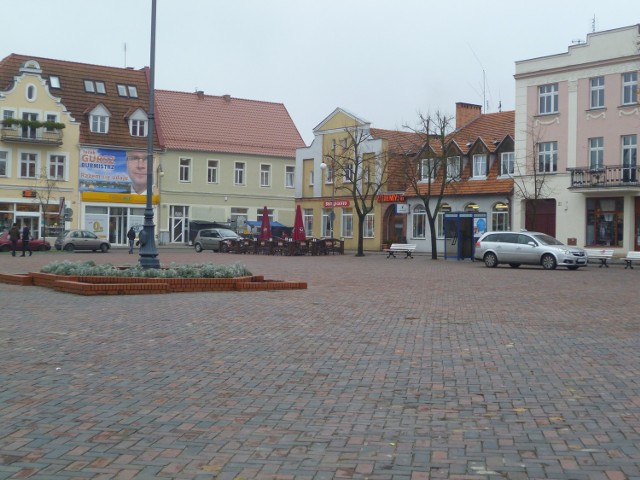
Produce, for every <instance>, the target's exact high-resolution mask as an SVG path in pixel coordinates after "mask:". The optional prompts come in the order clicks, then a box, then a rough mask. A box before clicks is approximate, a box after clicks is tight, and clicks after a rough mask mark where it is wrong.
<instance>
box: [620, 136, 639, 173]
mask: <svg viewBox="0 0 640 480" xmlns="http://www.w3.org/2000/svg"><path fill="white" fill-rule="evenodd" d="M620 141H621V143H622V158H621V162H620V163H621V164H622V173H623V178H625V179H626V178H629V179H633V180H636V174H635V172H636V167H637V166H638V163H637V162H638V136H637V135H636V134H633V135H623V136H622V138H621V140H620Z"/></svg>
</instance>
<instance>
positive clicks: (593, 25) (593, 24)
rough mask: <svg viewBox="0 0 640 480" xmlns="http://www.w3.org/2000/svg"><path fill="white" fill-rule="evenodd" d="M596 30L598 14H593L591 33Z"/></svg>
mask: <svg viewBox="0 0 640 480" xmlns="http://www.w3.org/2000/svg"><path fill="white" fill-rule="evenodd" d="M595 31H596V14H595V13H594V14H593V20H591V33H595Z"/></svg>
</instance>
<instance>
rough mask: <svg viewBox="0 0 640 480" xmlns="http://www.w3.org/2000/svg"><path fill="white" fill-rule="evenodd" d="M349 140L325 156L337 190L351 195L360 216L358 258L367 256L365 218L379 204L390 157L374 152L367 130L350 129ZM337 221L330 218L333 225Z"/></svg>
mask: <svg viewBox="0 0 640 480" xmlns="http://www.w3.org/2000/svg"><path fill="white" fill-rule="evenodd" d="M344 132H345V134H346V137H345V138H344V139H343V140H342V143H341V144H340V145H335V144H334V147H333V148H332V149H331V151H330V152H329V153H328V154H326V157H327V158H326V160H325V161H326V165H327V168H328V169H330V170H329V171H328V172H327V175H332V178H331V180H332V181H333V188H335V191H337V192H339V193H340V192H342V194H343V195H345V194H346V195H348V196H350V197H351V199H352V200H353V205H354V208H355V210H356V214H357V217H358V250H357V253H356V256H357V257H362V256H364V225H365V221H366V217H367V215H368V214H369V213H371V212H372V211H373V209H374V207H375V204H376V195H378V193H380V192H381V191H382V189H383V187H384V186H385V185H386V182H387V176H388V165H389V157H388V155H387V153H386V152H382V151H375V149H374V148H373V146H372V142H371V140H372V137H371V134H370V132H369V130H368V129H363V128H361V127H357V126H355V127H348V128H345V130H344ZM333 221H334V219H333V218H332V219H331V222H332V225H333Z"/></svg>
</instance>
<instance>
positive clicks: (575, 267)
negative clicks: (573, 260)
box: [567, 265, 580, 270]
mask: <svg viewBox="0 0 640 480" xmlns="http://www.w3.org/2000/svg"><path fill="white" fill-rule="evenodd" d="M567 268H568V269H569V270H577V269H578V268H580V267H577V266H575V265H572V266H570V267H567Z"/></svg>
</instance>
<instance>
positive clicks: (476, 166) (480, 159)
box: [473, 155, 487, 178]
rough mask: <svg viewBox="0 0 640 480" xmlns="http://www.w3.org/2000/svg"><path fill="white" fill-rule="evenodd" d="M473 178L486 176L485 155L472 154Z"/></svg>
mask: <svg viewBox="0 0 640 480" xmlns="http://www.w3.org/2000/svg"><path fill="white" fill-rule="evenodd" d="M473 178H487V156H486V155H474V156H473Z"/></svg>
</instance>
